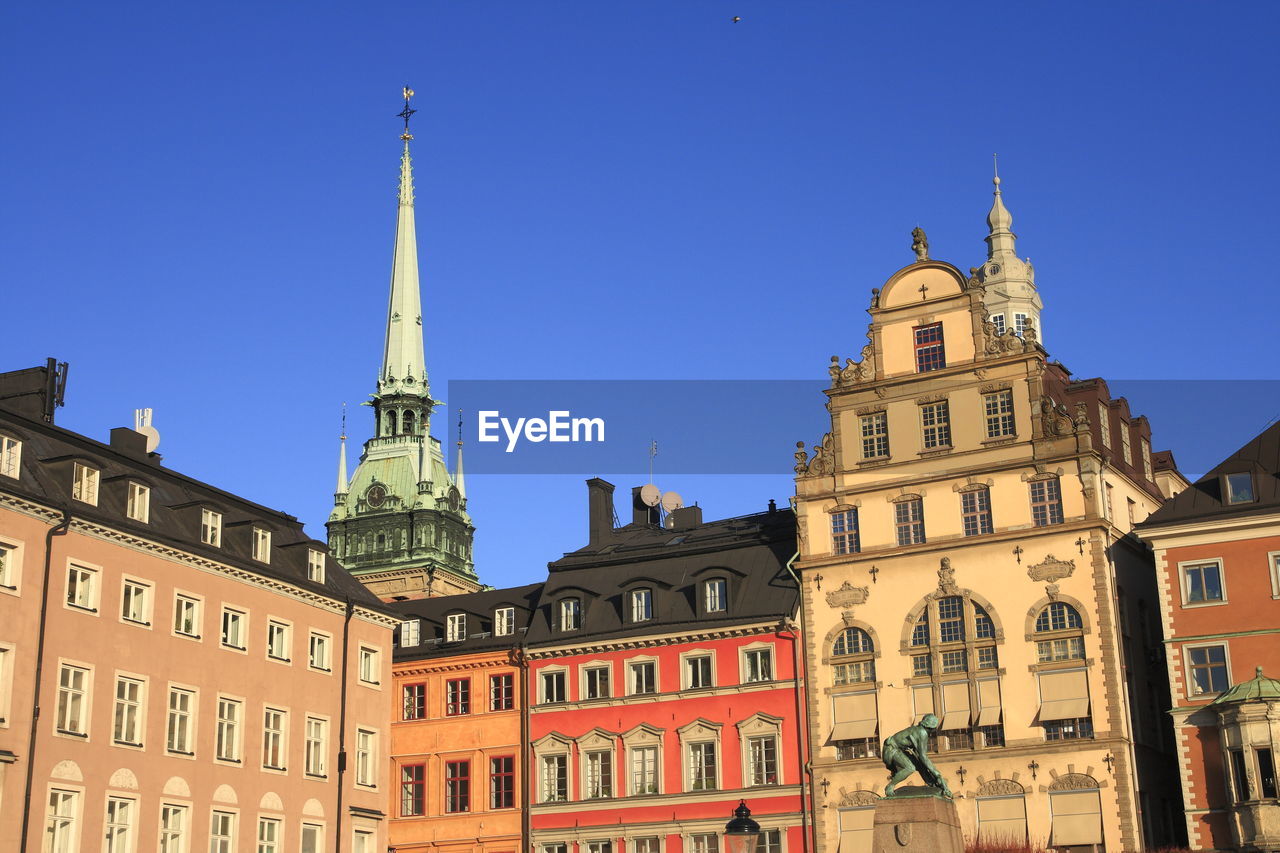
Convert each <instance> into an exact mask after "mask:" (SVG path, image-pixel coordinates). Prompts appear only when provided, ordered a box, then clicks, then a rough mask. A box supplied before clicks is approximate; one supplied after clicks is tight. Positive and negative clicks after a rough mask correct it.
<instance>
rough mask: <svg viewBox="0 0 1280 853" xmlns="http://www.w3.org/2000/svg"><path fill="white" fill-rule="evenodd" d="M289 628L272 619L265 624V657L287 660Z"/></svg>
mask: <svg viewBox="0 0 1280 853" xmlns="http://www.w3.org/2000/svg"><path fill="white" fill-rule="evenodd" d="M289 634H290V631H289V626H288V625H287V624H286V623H284V622H277V621H275V620H274V619H272V620H269V621H268V622H267V656H268V657H270V658H273V659H275V660H283V661H287V660H289V657H290V655H289V646H290V642H289Z"/></svg>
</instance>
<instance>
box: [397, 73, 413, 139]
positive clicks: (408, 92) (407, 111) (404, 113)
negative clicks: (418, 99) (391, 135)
mask: <svg viewBox="0 0 1280 853" xmlns="http://www.w3.org/2000/svg"><path fill="white" fill-rule="evenodd" d="M402 91H403V92H404V109H403V110H401V111H400V112H398V113H396V115H397V116H398V117H400V118H402V119H404V133H402V134H400V138H401V139H403V140H404V141H405V142H408V141H409V140H410V139H413V134H412V133H410V132H409V117H410V116H412V115H413V114H414V113H416V112H417V110H415V109H413V108H412V107H410V106H409V99H410V98H412V97H413V90H412V89H410V88H409V87H408V86H405V87H404V89H403V90H402Z"/></svg>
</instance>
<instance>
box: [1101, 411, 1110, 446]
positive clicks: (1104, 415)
mask: <svg viewBox="0 0 1280 853" xmlns="http://www.w3.org/2000/svg"><path fill="white" fill-rule="evenodd" d="M1098 432H1099V434H1101V436H1102V446H1103V447H1105V448H1106V449H1108V450H1110V449H1111V412H1110V411H1109V410H1108V409H1107V404H1106V403H1099V404H1098Z"/></svg>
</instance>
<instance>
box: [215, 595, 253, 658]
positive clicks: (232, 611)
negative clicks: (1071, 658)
mask: <svg viewBox="0 0 1280 853" xmlns="http://www.w3.org/2000/svg"><path fill="white" fill-rule="evenodd" d="M228 616H235V617H237V618H236V620H235V624H236V625H237V626H238V627H237V630H236V638H235V639H236V640H237V641H238V643H232V642H229V640H228V637H227V630H226V626H227V617H228ZM248 637H249V611H248V610H244V609H242V608H239V607H233V606H231V605H229V604H224V605H222V611H221V615H220V616H219V618H218V643H219V645H221V646H222V648H224V649H230V650H231V651H233V652H240V653H241V654H248V653H249V642H248Z"/></svg>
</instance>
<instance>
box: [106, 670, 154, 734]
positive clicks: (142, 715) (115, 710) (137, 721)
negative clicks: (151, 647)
mask: <svg viewBox="0 0 1280 853" xmlns="http://www.w3.org/2000/svg"><path fill="white" fill-rule="evenodd" d="M112 684H113V687H112V691H111V697H112V699H111V708H112V715H111V744H112V746H126V747H131V748H133V749H141V748H142V746H143V740H142V738H143V734H144V733H145V732H146V730H147V679H146V677H145V676H142V675H137V674H135V673H122V672H119V671H117V672H116V677H115V679H114V681H113V682H112ZM122 684H123V685H128V686H129V687H132V688H136V695H135V696H133V697H129V696H127V695H126V696H125V697H123V698H122V697H121V695H120V686H121V685H122ZM121 709H123V713H122V710H121ZM130 711H132V713H130ZM122 719H124V720H125V722H126V723H128V722H129V721H130V720H131V721H132V725H131V726H129V728H127V729H124V730H121V729H120V728H119V726H120V721H121V720H122ZM129 735H132V736H133V737H129Z"/></svg>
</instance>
